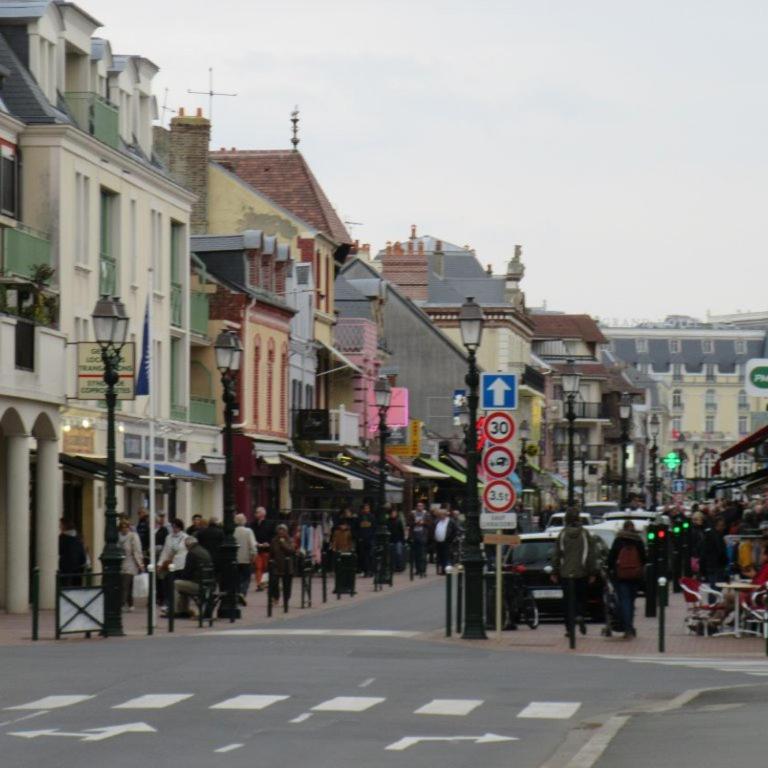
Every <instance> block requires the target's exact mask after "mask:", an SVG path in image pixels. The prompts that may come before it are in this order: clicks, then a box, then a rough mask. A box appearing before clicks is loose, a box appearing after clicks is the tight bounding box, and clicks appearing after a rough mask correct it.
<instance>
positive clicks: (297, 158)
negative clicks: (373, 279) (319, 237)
mask: <svg viewBox="0 0 768 768" xmlns="http://www.w3.org/2000/svg"><path fill="white" fill-rule="evenodd" d="M210 156H211V160H214V161H215V162H217V163H219V165H222V166H224V167H225V168H227V169H228V170H230V171H232V172H233V173H235V174H237V175H238V176H239V177H240V178H241V179H243V181H245V182H247V183H248V184H250V185H251V186H252V187H254V188H255V189H258V190H259V191H261V192H263V193H264V194H265V195H267V197H270V198H272V199H273V200H274V201H275V202H276V203H278V204H279V205H282V206H283V207H284V208H287V209H288V210H289V211H291V212H292V213H294V214H295V215H296V216H298V217H299V218H300V219H304V221H306V222H307V223H309V224H311V225H312V226H313V227H315V228H316V229H318V230H320V231H321V232H323V233H325V234H326V235H327V236H328V237H330V239H331V240H333V241H335V242H336V243H338V244H339V245H351V243H352V238H351V237H350V235H349V232H347V229H346V227H345V226H344V224H343V223H342V221H341V219H340V218H339V217H338V215H337V213H336V211H335V210H334V209H333V206H332V205H331V203H330V201H329V200H328V198H327V197H326V195H325V192H323V189H322V187H321V186H320V184H319V183H318V181H317V179H316V178H315V176H314V174H313V173H312V171H311V169H310V167H309V165H308V164H307V161H306V160H305V159H304V156H303V155H302V154H301V152H294V151H293V150H283V149H249V150H231V151H228V150H219V151H214V152H211V155H210Z"/></svg>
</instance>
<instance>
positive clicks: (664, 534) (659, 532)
mask: <svg viewBox="0 0 768 768" xmlns="http://www.w3.org/2000/svg"><path fill="white" fill-rule="evenodd" d="M656 535H657V536H658V537H659V538H660V539H663V538H664V537H665V536H666V535H667V532H666V531H665V530H664V529H663V528H662V529H661V530H660V531H658V533H657V534H656Z"/></svg>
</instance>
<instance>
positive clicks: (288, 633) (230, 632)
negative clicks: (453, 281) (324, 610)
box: [199, 629, 422, 638]
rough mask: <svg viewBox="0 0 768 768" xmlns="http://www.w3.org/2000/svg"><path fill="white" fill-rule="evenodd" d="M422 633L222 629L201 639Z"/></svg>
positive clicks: (369, 630)
mask: <svg viewBox="0 0 768 768" xmlns="http://www.w3.org/2000/svg"><path fill="white" fill-rule="evenodd" d="M421 634H422V633H421V632H406V631H405V630H399V629H222V630H218V631H216V632H204V633H200V634H199V637H210V636H211V635H218V636H219V637H404V638H411V637H419V636H420V635H421Z"/></svg>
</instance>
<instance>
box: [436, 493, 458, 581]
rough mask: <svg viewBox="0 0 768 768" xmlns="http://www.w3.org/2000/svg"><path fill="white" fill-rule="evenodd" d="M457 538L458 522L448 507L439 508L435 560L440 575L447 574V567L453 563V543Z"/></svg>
mask: <svg viewBox="0 0 768 768" xmlns="http://www.w3.org/2000/svg"><path fill="white" fill-rule="evenodd" d="M455 538H456V523H454V522H453V519H452V518H451V517H450V515H449V514H448V510H447V509H443V508H439V509H438V510H437V512H436V522H435V531H434V539H435V560H436V563H437V573H438V575H445V569H446V568H447V567H448V566H449V565H450V564H451V545H452V544H453V540H454V539H455Z"/></svg>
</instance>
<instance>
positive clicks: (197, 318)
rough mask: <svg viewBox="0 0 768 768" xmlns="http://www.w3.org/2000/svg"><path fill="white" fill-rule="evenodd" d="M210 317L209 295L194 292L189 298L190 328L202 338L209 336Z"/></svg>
mask: <svg viewBox="0 0 768 768" xmlns="http://www.w3.org/2000/svg"><path fill="white" fill-rule="evenodd" d="M209 317H210V304H209V301H208V294H207V293H201V292H200V291H192V293H191V294H190V296H189V328H190V330H191V331H192V332H193V333H199V334H200V335H201V336H207V335H208V319H209Z"/></svg>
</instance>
